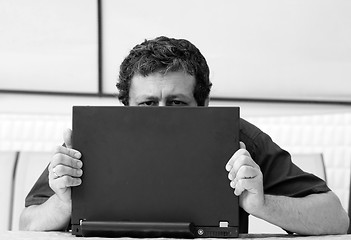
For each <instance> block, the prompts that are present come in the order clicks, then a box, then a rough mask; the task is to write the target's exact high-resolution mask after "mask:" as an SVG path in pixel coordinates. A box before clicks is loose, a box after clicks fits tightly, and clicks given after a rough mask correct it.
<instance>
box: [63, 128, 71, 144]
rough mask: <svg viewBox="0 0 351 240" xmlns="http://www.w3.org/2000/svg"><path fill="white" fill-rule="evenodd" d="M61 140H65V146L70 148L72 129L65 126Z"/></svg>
mask: <svg viewBox="0 0 351 240" xmlns="http://www.w3.org/2000/svg"><path fill="white" fill-rule="evenodd" d="M63 141H64V142H65V145H66V147H67V148H72V130H71V129H69V128H67V129H66V130H65V131H64V132H63Z"/></svg>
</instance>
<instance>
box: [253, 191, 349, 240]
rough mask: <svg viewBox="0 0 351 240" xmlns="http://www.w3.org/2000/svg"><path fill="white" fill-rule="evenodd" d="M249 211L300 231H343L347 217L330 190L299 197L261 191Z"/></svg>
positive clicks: (302, 233) (312, 233)
mask: <svg viewBox="0 0 351 240" xmlns="http://www.w3.org/2000/svg"><path fill="white" fill-rule="evenodd" d="M251 214H252V215H254V216H256V217H258V218H262V219H264V220H266V221H268V222H271V223H272V224H275V225H277V226H279V227H281V228H283V229H285V230H288V231H290V232H294V233H298V234H301V235H322V234H346V233H347V230H348V227H349V218H348V215H347V213H346V212H345V210H344V209H343V208H342V206H341V203H340V201H339V199H338V197H337V196H336V195H335V194H334V193H333V192H331V191H330V192H327V193H319V194H311V195H308V196H306V197H302V198H292V197H284V196H273V195H264V204H263V206H262V207H261V208H260V209H256V211H255V212H252V213H251Z"/></svg>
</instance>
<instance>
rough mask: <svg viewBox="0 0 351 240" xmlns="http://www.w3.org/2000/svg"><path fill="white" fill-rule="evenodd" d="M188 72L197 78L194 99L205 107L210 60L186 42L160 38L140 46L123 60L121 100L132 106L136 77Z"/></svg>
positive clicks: (119, 88) (209, 85)
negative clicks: (132, 89) (134, 77)
mask: <svg viewBox="0 0 351 240" xmlns="http://www.w3.org/2000/svg"><path fill="white" fill-rule="evenodd" d="M177 71H184V72H185V73H187V74H189V75H192V76H194V78H195V87H194V92H193V93H194V98H195V100H196V102H197V105H198V106H204V105H205V102H206V99H207V98H208V96H209V93H210V90H211V85H212V84H211V82H210V80H209V74H210V70H209V68H208V65H207V62H206V59H205V58H204V56H203V55H202V54H201V53H200V51H199V49H197V48H196V47H195V46H194V45H193V44H192V43H191V42H189V41H188V40H185V39H174V38H167V37H164V36H162V37H158V38H155V39H152V40H145V41H144V42H143V43H141V44H138V45H136V46H135V47H134V48H133V49H132V50H131V51H130V53H129V55H128V56H127V57H126V58H125V59H124V60H123V62H122V64H121V66H120V70H119V79H118V82H117V85H116V86H117V88H118V90H119V94H118V98H119V100H120V101H121V102H122V103H123V104H124V105H129V88H130V85H131V80H132V78H133V76H134V75H142V76H144V77H146V76H148V75H149V74H152V73H162V74H167V72H177Z"/></svg>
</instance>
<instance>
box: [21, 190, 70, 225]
mask: <svg viewBox="0 0 351 240" xmlns="http://www.w3.org/2000/svg"><path fill="white" fill-rule="evenodd" d="M71 211H72V210H71V203H70V202H63V201H61V199H60V198H59V197H58V196H57V195H56V194H54V195H52V196H51V197H50V198H49V199H48V200H47V201H46V202H44V203H43V204H41V205H32V206H29V207H26V208H25V209H24V210H23V212H22V214H21V217H20V230H26V231H48V230H65V228H66V227H67V226H68V223H69V220H70V218H71Z"/></svg>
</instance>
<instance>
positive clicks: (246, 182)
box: [234, 178, 258, 196]
mask: <svg viewBox="0 0 351 240" xmlns="http://www.w3.org/2000/svg"><path fill="white" fill-rule="evenodd" d="M257 187H258V186H257V180H256V179H254V178H250V179H239V180H238V181H237V183H236V185H235V189H234V194H235V195H236V196H240V195H241V194H242V193H243V192H244V191H245V190H247V191H249V192H250V193H254V194H255V193H258V189H257Z"/></svg>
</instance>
